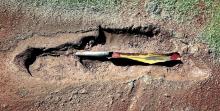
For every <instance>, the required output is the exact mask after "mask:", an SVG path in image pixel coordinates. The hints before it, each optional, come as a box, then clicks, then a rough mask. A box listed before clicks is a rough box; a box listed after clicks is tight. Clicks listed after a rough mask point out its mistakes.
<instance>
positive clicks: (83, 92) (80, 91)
mask: <svg viewBox="0 0 220 111" xmlns="http://www.w3.org/2000/svg"><path fill="white" fill-rule="evenodd" d="M78 93H79V94H88V91H87V90H85V89H81V90H79V91H78Z"/></svg>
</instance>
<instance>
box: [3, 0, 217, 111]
mask: <svg viewBox="0 0 220 111" xmlns="http://www.w3.org/2000/svg"><path fill="white" fill-rule="evenodd" d="M9 4H10V5H9ZM143 5H144V4H143V3H142V2H140V3H139V5H138V7H139V8H138V9H136V10H134V11H133V14H132V15H131V16H129V14H130V12H128V9H129V5H126V6H127V8H126V7H125V8H122V9H121V11H119V12H117V13H118V14H117V15H111V14H110V15H109V14H105V13H103V14H102V15H98V14H97V15H96V13H92V15H89V14H91V13H88V15H86V14H85V15H82V16H81V15H78V16H77V17H76V16H75V14H72V13H74V12H68V11H65V10H59V9H47V10H44V9H38V8H33V7H27V6H23V5H22V4H20V5H17V4H13V3H11V2H7V1H3V2H2V3H1V5H0V64H1V65H0V70H1V71H0V110H2V111H11V110H14V111H19V110H22V111H45V110H48V111H61V110H62V111H72V110H83V111H95V110H98V111H108V110H113V111H154V110H157V111H201V110H204V111H205V110H209V111H210V110H213V111H215V110H216V111H218V110H220V106H219V104H220V99H219V97H220V94H219V91H220V90H219V88H220V86H219V85H220V83H219V82H220V75H219V71H220V69H219V63H217V62H215V60H214V58H213V56H212V52H211V51H210V50H209V49H208V46H207V45H206V44H204V43H201V42H200V41H199V40H198V39H197V38H196V37H197V34H198V33H199V32H200V31H201V30H202V26H203V25H204V24H200V25H199V26H198V24H197V23H194V22H193V24H196V25H194V26H192V25H187V24H178V23H175V22H173V21H160V20H157V19H156V20H155V19H152V18H150V17H148V16H147V14H146V12H145V11H144V10H143V8H142V7H143ZM129 11H130V10H129ZM91 16H92V17H91ZM196 26H197V27H196ZM77 51H120V52H134V53H152V52H157V53H170V52H179V53H180V54H181V56H182V63H174V64H172V63H166V64H160V65H143V64H133V63H130V62H123V61H120V60H112V61H109V60H87V59H83V60H82V59H80V58H78V57H76V56H75V55H74V54H75V52H77Z"/></svg>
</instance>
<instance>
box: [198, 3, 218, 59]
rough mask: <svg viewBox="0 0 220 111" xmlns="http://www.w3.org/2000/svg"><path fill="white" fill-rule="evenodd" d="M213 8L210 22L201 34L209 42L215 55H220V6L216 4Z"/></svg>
mask: <svg viewBox="0 0 220 111" xmlns="http://www.w3.org/2000/svg"><path fill="white" fill-rule="evenodd" d="M214 8H215V9H213V12H212V18H211V20H210V23H209V25H208V26H207V27H206V28H205V31H204V32H203V34H202V39H203V40H205V41H206V42H207V43H208V44H209V46H210V48H211V49H212V51H214V52H215V54H216V55H218V56H220V6H219V5H216V6H214Z"/></svg>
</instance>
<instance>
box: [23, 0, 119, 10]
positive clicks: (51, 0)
mask: <svg viewBox="0 0 220 111" xmlns="http://www.w3.org/2000/svg"><path fill="white" fill-rule="evenodd" d="M20 2H23V3H26V4H27V5H31V6H34V7H41V6H50V7H53V8H65V9H77V8H89V9H92V10H95V11H104V10H108V9H111V10H112V9H116V8H117V7H118V6H119V5H120V4H121V0H21V1H20Z"/></svg>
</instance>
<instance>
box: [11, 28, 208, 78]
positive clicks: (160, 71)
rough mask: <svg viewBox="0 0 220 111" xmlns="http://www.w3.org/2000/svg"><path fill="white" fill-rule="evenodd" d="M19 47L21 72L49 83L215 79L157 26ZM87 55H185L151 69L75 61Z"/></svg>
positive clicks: (112, 62)
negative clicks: (147, 77) (78, 54)
mask: <svg viewBox="0 0 220 111" xmlns="http://www.w3.org/2000/svg"><path fill="white" fill-rule="evenodd" d="M19 44H23V45H18V47H17V48H16V49H15V51H14V52H13V54H12V58H13V59H12V62H13V63H14V64H15V65H16V68H17V71H21V72H24V73H29V74H31V75H32V76H33V77H34V78H40V79H42V80H44V81H72V82H82V81H88V80H95V81H96V80H115V79H122V80H124V79H125V80H126V79H131V78H139V77H142V76H144V75H150V76H152V77H155V78H165V79H167V80H181V81H185V80H202V79H205V78H207V77H208V76H209V74H210V71H209V70H208V69H209V68H208V66H206V65H205V63H202V62H199V63H197V62H196V59H195V58H194V59H192V56H190V54H187V53H183V52H184V50H182V49H180V48H179V47H180V46H181V44H179V41H178V39H176V38H173V37H172V34H171V33H169V32H168V31H166V30H164V29H161V28H160V27H159V26H155V25H146V26H138V27H134V26H131V27H126V28H102V27H101V26H99V28H97V30H94V31H89V32H85V33H68V34H57V35H55V36H54V37H44V36H39V35H34V37H32V38H29V39H26V40H23V41H21V42H20V43H19ZM24 44H25V45H24ZM178 45H179V47H178ZM85 50H86V51H88V50H90V51H120V52H133V53H152V52H157V53H170V52H176V51H177V52H180V53H181V54H182V62H179V61H178V62H174V63H173V62H169V63H164V64H157V65H146V64H137V63H134V62H131V61H126V62H125V61H124V60H121V59H120V60H110V61H109V60H105V59H100V60H91V59H80V58H78V57H76V56H74V53H75V52H76V51H85ZM24 73H20V74H24ZM22 76H27V75H25V74H24V75H22Z"/></svg>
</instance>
